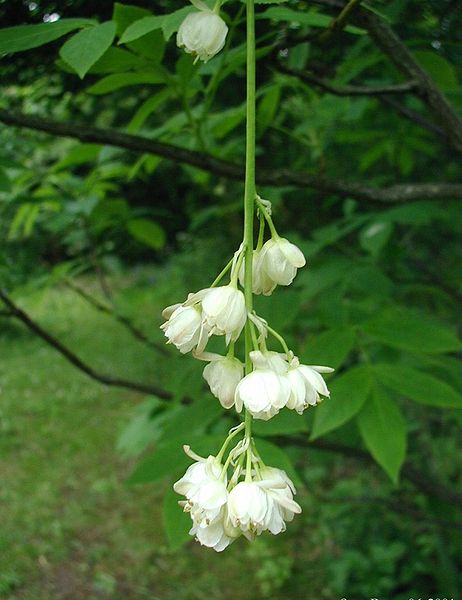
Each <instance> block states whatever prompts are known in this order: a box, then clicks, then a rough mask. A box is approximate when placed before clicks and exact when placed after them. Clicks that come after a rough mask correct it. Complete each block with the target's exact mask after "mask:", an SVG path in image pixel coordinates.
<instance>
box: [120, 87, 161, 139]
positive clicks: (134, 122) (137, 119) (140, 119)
mask: <svg viewBox="0 0 462 600" xmlns="http://www.w3.org/2000/svg"><path fill="white" fill-rule="evenodd" d="M171 95H172V90H171V89H169V88H165V89H163V90H161V91H160V92H159V93H158V94H154V95H153V96H150V97H149V98H148V99H147V100H145V101H144V102H143V104H142V105H141V106H140V107H139V109H138V110H137V111H136V113H135V114H134V115H133V117H132V119H131V121H130V123H129V124H128V125H127V131H128V133H136V132H137V131H138V130H139V129H140V127H142V126H143V124H144V122H145V121H146V119H147V118H148V117H149V115H150V114H152V113H153V112H154V111H156V110H157V109H158V108H159V107H160V106H162V104H164V102H166V101H167V100H168V99H169V98H170V97H171Z"/></svg>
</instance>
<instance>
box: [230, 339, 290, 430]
mask: <svg viewBox="0 0 462 600" xmlns="http://www.w3.org/2000/svg"><path fill="white" fill-rule="evenodd" d="M269 354H271V355H272V356H270V358H267V357H266V356H265V355H264V354H263V353H262V352H259V351H253V352H251V353H250V358H251V360H252V362H253V365H254V368H255V370H254V371H253V372H252V373H249V374H248V375H246V376H245V377H244V378H243V379H241V381H240V382H239V384H238V386H237V388H236V394H235V399H234V401H235V404H236V410H237V411H238V412H240V411H241V410H242V406H243V405H244V406H245V407H246V409H247V410H248V411H249V412H250V413H251V414H252V416H253V417H254V418H255V419H262V420H264V421H267V420H268V419H270V418H271V417H273V416H274V415H275V414H277V413H278V412H279V410H280V409H281V408H282V407H283V406H285V405H286V404H287V402H288V400H289V396H290V392H291V388H290V384H289V381H288V379H287V377H286V376H285V375H283V374H279V373H278V372H277V371H275V370H274V369H273V368H272V366H271V361H273V362H274V363H276V361H277V364H278V365H279V367H281V368H282V365H281V364H280V362H279V361H280V358H279V357H278V358H276V357H275V356H273V355H275V354H276V353H269Z"/></svg>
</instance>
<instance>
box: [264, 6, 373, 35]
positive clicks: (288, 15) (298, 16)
mask: <svg viewBox="0 0 462 600" xmlns="http://www.w3.org/2000/svg"><path fill="white" fill-rule="evenodd" d="M258 18H259V19H273V20H275V21H290V22H293V23H300V25H310V26H311V27H322V28H327V27H329V25H330V24H331V23H332V17H330V16H329V15H324V14H321V13H318V12H314V11H311V12H298V11H296V10H292V9H291V8H287V7H285V6H273V7H271V8H268V9H267V10H265V12H263V13H261V14H260V15H258ZM345 31H348V32H349V33H354V34H356V35H364V34H365V33H366V31H365V30H364V29H360V28H359V27H354V26H353V25H347V26H346V27H345Z"/></svg>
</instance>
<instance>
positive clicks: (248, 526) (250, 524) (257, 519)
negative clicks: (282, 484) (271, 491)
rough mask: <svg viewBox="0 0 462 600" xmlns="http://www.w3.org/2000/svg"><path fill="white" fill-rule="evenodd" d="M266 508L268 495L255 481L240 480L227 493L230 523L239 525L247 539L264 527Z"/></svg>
mask: <svg viewBox="0 0 462 600" xmlns="http://www.w3.org/2000/svg"><path fill="white" fill-rule="evenodd" d="M268 509H269V500H268V495H267V494H266V492H265V491H264V490H263V489H262V488H261V487H260V485H259V484H258V483H257V482H254V481H252V482H246V481H241V482H240V483H238V484H237V485H236V487H234V488H233V489H232V490H231V491H230V493H229V498H228V513H229V519H230V522H231V525H233V527H239V529H241V531H242V532H243V533H244V535H245V536H246V537H248V538H249V539H252V538H253V537H254V536H255V534H256V535H260V533H261V532H262V531H263V530H264V529H266V526H265V523H266V521H267V518H268V517H267V513H268Z"/></svg>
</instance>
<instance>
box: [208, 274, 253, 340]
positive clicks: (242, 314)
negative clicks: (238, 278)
mask: <svg viewBox="0 0 462 600" xmlns="http://www.w3.org/2000/svg"><path fill="white" fill-rule="evenodd" d="M202 310H203V318H204V322H205V323H206V325H207V326H208V328H209V329H210V333H211V334H215V335H226V343H227V344H229V342H230V341H233V342H235V341H236V340H237V338H238V337H239V336H240V334H241V331H242V329H243V327H244V325H245V322H246V319H247V309H246V307H245V298H244V294H243V293H242V292H241V291H240V290H238V289H237V288H235V287H234V286H232V285H223V286H220V287H216V288H210V289H209V290H207V293H206V295H205V297H204V299H203V300H202Z"/></svg>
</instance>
